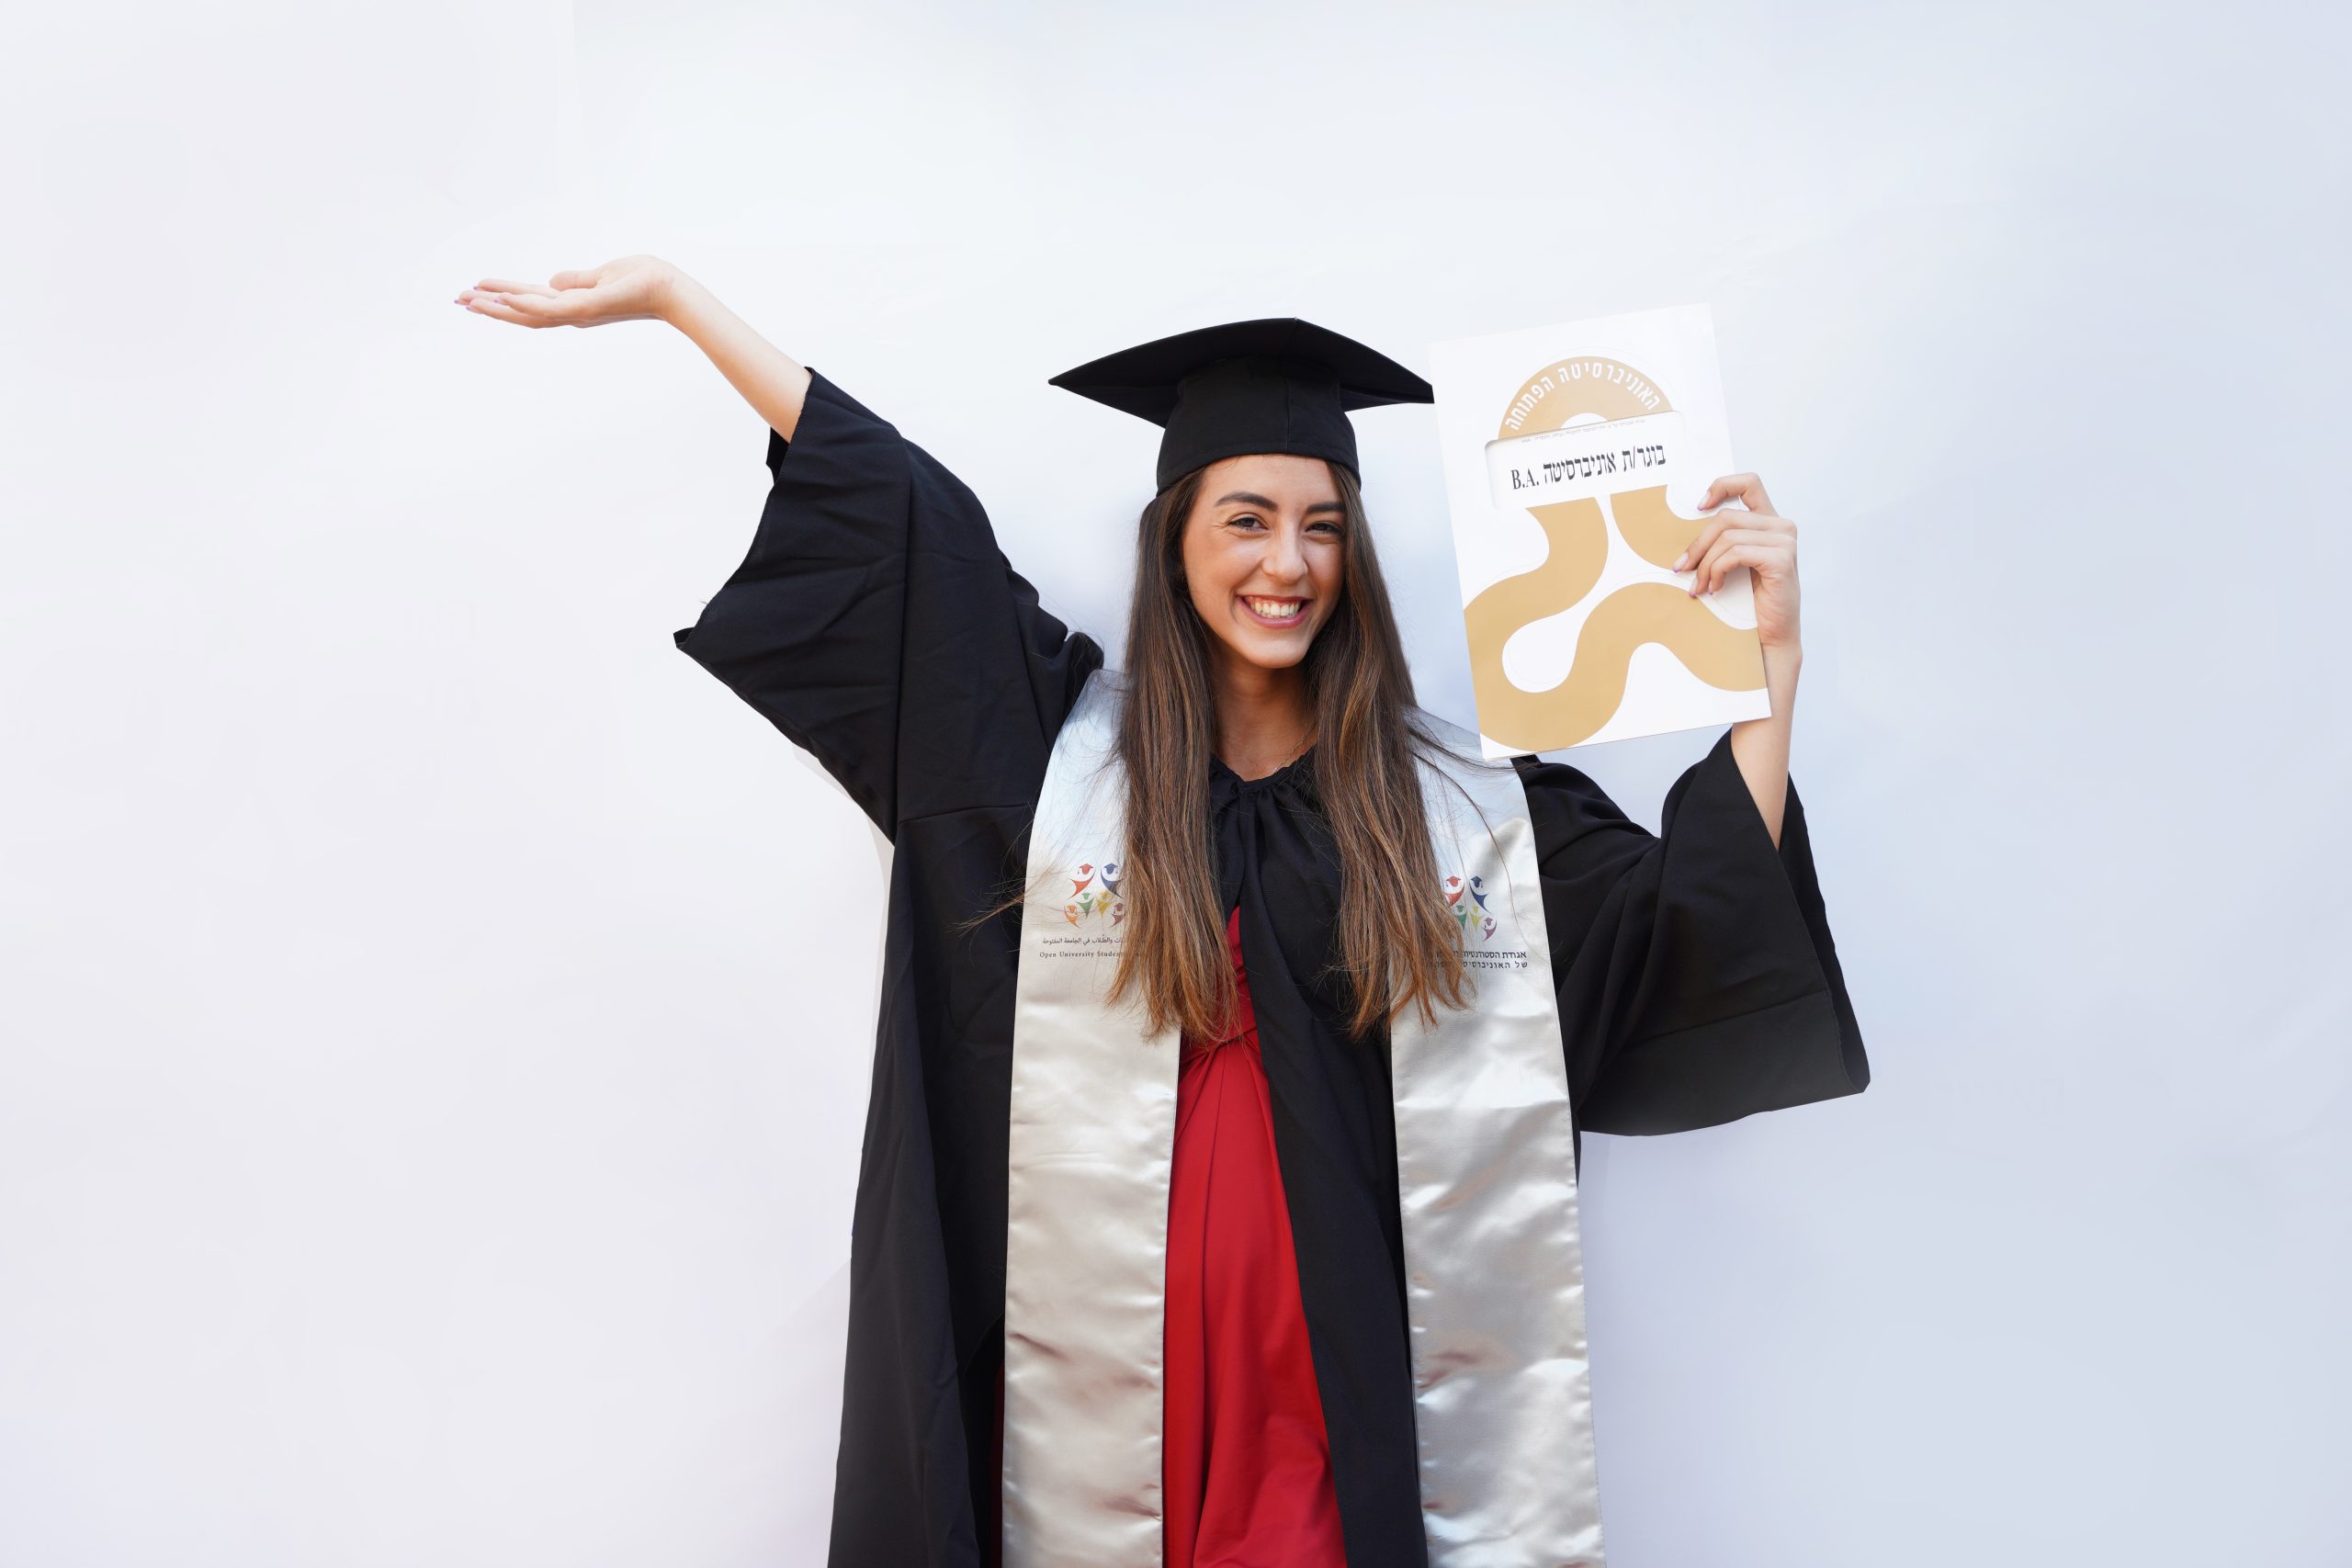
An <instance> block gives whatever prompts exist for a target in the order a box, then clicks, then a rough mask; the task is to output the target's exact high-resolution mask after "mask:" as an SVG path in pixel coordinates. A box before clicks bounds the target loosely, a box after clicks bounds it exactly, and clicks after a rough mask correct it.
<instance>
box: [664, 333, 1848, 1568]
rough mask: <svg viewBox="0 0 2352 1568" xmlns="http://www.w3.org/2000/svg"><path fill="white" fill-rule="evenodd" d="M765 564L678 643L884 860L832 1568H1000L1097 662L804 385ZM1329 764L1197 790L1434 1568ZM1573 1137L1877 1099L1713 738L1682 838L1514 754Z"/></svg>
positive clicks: (857, 426) (1368, 1411) (1326, 1329)
mask: <svg viewBox="0 0 2352 1568" xmlns="http://www.w3.org/2000/svg"><path fill="white" fill-rule="evenodd" d="M767 461H768V467H769V470H770V473H771V475H772V477H773V479H774V481H775V482H774V486H773V488H772V489H771V491H770V492H769V495H768V499H767V504H766V507H765V509H764V510H763V513H761V517H760V523H759V527H758V531H757V533H756V534H755V535H754V536H753V538H752V546H751V549H750V552H749V553H748V554H747V555H746V556H745V558H744V559H743V562H742V564H741V566H740V567H738V568H737V569H736V570H735V572H734V574H733V575H732V576H730V577H729V579H728V580H727V581H726V582H725V584H724V585H723V586H722V587H721V588H720V590H719V592H718V595H717V596H716V597H715V598H713V599H712V600H711V601H710V602H709V603H708V604H707V605H706V606H705V607H704V609H703V613H702V615H701V617H700V619H699V620H698V621H697V622H696V623H695V625H694V626H691V627H687V628H684V629H683V630H681V631H679V632H678V633H677V634H676V641H677V645H678V647H679V648H681V649H684V651H685V652H686V653H687V654H688V655H690V656H691V657H693V658H694V660H695V661H696V662H697V663H699V664H701V665H702V666H703V667H704V668H705V669H707V670H708V671H710V672H711V673H713V674H715V675H717V676H718V678H719V679H720V680H722V681H724V682H727V684H728V685H729V687H730V688H731V689H732V690H734V691H735V692H736V693H737V694H739V695H741V697H742V698H743V699H744V700H745V701H746V702H748V703H750V704H751V705H752V706H753V707H754V708H756V709H758V710H759V711H760V712H761V713H762V714H763V715H764V716H766V717H767V718H768V719H769V720H770V722H772V723H773V724H775V727H776V728H778V729H780V730H782V731H783V732H784V734H785V735H786V736H787V737H789V738H790V739H792V740H793V741H794V742H795V743H796V744H797V745H800V746H802V747H805V748H806V749H807V750H809V752H811V753H812V754H813V755H815V756H816V758H817V759H818V760H819V761H820V762H821V763H822V764H823V765H824V766H825V768H826V770H827V771H828V772H829V773H831V774H832V776H833V777H834V778H835V779H836V780H838V781H839V782H840V784H842V788H844V789H845V790H847V791H848V792H849V794H850V795H851V797H852V798H853V799H854V800H855V801H856V802H857V803H858V805H859V806H860V807H863V808H864V809H865V812H866V814H867V815H868V816H869V817H871V818H873V819H874V820H875V822H876V823H877V824H878V825H880V827H881V828H882V829H884V831H886V832H887V833H888V835H889V837H890V840H891V842H892V844H893V846H894V854H893V858H892V864H891V872H890V889H889V902H888V910H889V915H888V922H889V923H888V932H887V937H886V943H885V950H884V960H883V976H882V995H881V1017H880V1025H879V1029H878V1032H877V1037H876V1049H875V1056H874V1080H873V1089H872V1098H871V1101H870V1103H869V1107H868V1110H867V1112H866V1124H865V1153H864V1156H863V1162H862V1166H861V1168H860V1170H859V1175H858V1189H857V1201H856V1206H855V1211H854V1221H853V1229H852V1235H851V1247H850V1258H851V1265H850V1269H851V1282H850V1327H849V1348H848V1363H847V1371H846V1373H845V1378H844V1386H843V1391H842V1392H843V1399H842V1435H841V1447H840V1451H839V1458H838V1461H837V1467H836V1475H835V1491H834V1503H833V1531H832V1550H831V1562H832V1564H833V1565H834V1568H899V1565H905V1568H915V1565H923V1568H979V1565H981V1564H984V1563H989V1562H994V1561H995V1559H996V1538H997V1493H998V1484H997V1483H998V1475H997V1463H998V1461H997V1450H996V1445H995V1437H996V1419H997V1416H996V1411H997V1404H996V1401H997V1389H998V1378H999V1373H1000V1370H1001V1366H1002V1364H1003V1319H1004V1257H1005V1169H1006V1167H1005V1139H1006V1119H1007V1111H1008V1106H1009V1102H1010V1098H1011V1089H1010V1085H1011V1065H1012V1015H1013V1006H1012V1002H1013V978H1014V973H1015V969H1016V962H1017V954H1018V952H1019V935H1020V931H1019V914H1018V911H1017V910H1009V911H1007V912H1005V913H1003V914H1001V915H1000V916H998V917H997V918H996V919H994V920H992V921H990V922H989V924H987V925H984V926H982V927H980V928H978V929H977V930H975V931H970V932H961V933H959V932H957V931H956V930H954V927H955V925H956V922H957V921H959V920H960V919H964V918H965V917H967V916H968V915H970V914H971V913H973V912H975V911H976V910H978V908H982V907H984V906H986V905H988V904H989V903H991V902H993V901H994V900H995V899H996V898H997V897H999V896H1001V894H1003V893H1004V892H1006V891H1008V890H1009V889H1010V888H1011V887H1012V886H1015V885H1017V884H1018V883H1019V881H1020V880H1021V879H1022V876H1023V871H1024V869H1025V863H1026V859H1027V854H1028V835H1029V826H1030V820H1031V817H1032V815H1033V813H1034V811H1035V806H1036V800H1037V795H1038V794H1039V792H1040V790H1041V788H1042V786H1043V784H1044V781H1045V774H1046V759H1047V757H1048V755H1049V753H1050V751H1051V749H1052V746H1053V742H1054V737H1055V735H1056V732H1057V730H1058V729H1059V728H1060V725H1061V722H1062V719H1063V717H1064V716H1065V715H1066V714H1067V713H1068V712H1069V708H1070V706H1071V705H1072V704H1073V703H1074V702H1075V701H1076V700H1077V697H1078V693H1079V689H1080V686H1081V685H1082V684H1083V683H1084V682H1085V680H1086V678H1087V676H1088V675H1090V674H1091V673H1092V672H1093V671H1095V670H1096V669H1098V668H1100V667H1101V665H1102V663H1103V649H1102V648H1101V647H1100V645H1098V644H1097V643H1096V642H1095V641H1094V640H1093V639H1092V638H1091V637H1088V636H1086V635H1085V634H1083V633H1076V634H1073V633H1071V632H1070V631H1069V628H1067V627H1066V626H1064V625H1063V624H1062V623H1061V622H1060V621H1058V620H1057V619H1056V618H1055V617H1054V616H1053V615H1048V614H1047V613H1046V611H1045V610H1043V609H1042V608H1040V607H1039V605H1038V603H1037V595H1036V592H1035V590H1034V589H1033V588H1032V587H1031V586H1030V585H1029V583H1028V582H1027V581H1024V580H1023V578H1022V577H1021V576H1020V575H1019V574H1018V573H1016V572H1015V571H1013V570H1012V567H1011V566H1010V565H1009V564H1008V563H1007V561H1006V560H1005V558H1004V556H1003V555H1002V553H1001V551H1000V550H999V549H998V547H997V544H996V540H995V536H994V535H993V533H992V532H991V530H990V528H989V522H988V518H987V516H986V514H985V513H983V512H982V510H981V507H980V504H979V502H978V500H977V499H976V498H975V497H974V496H973V495H972V493H971V491H968V490H967V489H966V488H965V486H964V485H963V484H962V483H961V481H959V480H958V479H956V477H955V476H954V475H953V474H951V473H949V472H948V471H947V469H946V468H944V467H943V466H941V464H940V463H939V462H938V461H937V460H936V459H935V458H933V457H932V456H931V455H930V454H929V453H927V452H925V451H923V450H922V448H921V447H920V446H916V445H915V444H914V443H912V442H911V441H909V440H907V439H905V438H904V437H903V436H901V435H900V434H899V433H898V431H897V430H896V429H894V428H893V427H892V426H891V425H889V424H888V423H885V422H884V421H883V420H881V419H879V418H877V417H876V415H875V414H874V413H873V412H870V411H869V410H867V409H866V408H865V407H864V406H863V405H861V404H859V403H858V402H856V401H855V400H853V399H852V398H851V397H850V396H849V395H848V394H847V393H845V392H843V391H842V389H840V388H839V387H837V386H835V385H834V384H833V383H832V382H831V381H830V380H828V379H827V378H825V377H824V376H822V375H815V376H814V378H813V380H812V382H811V384H810V387H809V398H808V403H807V407H806V408H805V410H804V411H803V412H802V414H801V418H800V423H799V424H798V426H797V429H796V430H795V432H794V439H793V440H792V442H791V443H789V444H788V446H787V444H786V442H785V440H784V439H783V437H782V436H780V435H778V434H775V432H774V431H770V432H769V433H768V443H767ZM1315 758H1316V753H1315V751H1314V750H1309V751H1308V752H1306V754H1305V755H1304V756H1302V757H1301V758H1300V759H1298V760H1297V761H1295V762H1293V763H1291V764H1290V765H1289V766H1288V767H1285V768H1283V770H1281V771H1280V772H1279V773H1273V774H1270V775H1268V776H1267V777H1265V778H1261V779H1255V780H1247V781H1245V780H1242V779H1240V778H1239V777H1238V776H1237V775H1236V774H1234V773H1232V771H1231V770H1229V769H1227V768H1226V767H1225V766H1224V765H1223V764H1222V763H1217V764H1214V765H1213V767H1212V770H1211V773H1210V777H1209V778H1208V779H1207V780H1206V781H1204V783H1205V787H1206V788H1208V790H1209V791H1210V794H1211V800H1212V803H1213V807H1214V816H1215V822H1216V845H1217V862H1218V874H1219V876H1220V880H1221V886H1222V888H1223V890H1224V894H1225V898H1226V907H1227V908H1231V907H1232V904H1233V903H1234V901H1235V900H1236V899H1238V900H1239V901H1240V904H1241V908H1242V924H1241V939H1242V955H1243V960H1244V962H1245V964H1247V966H1248V969H1249V975H1250V992H1251V997H1252V999H1253V1000H1254V1002H1255V1004H1256V1008H1257V1015H1258V1024H1259V1031H1260V1038H1261V1042H1262V1043H1263V1046H1264V1060H1265V1066H1266V1074H1267V1079H1268V1083H1269V1086H1270V1088H1271V1089H1272V1104H1273V1111H1274V1130H1275V1137H1276V1145H1277V1153H1278V1156H1279V1159H1280V1162H1281V1166H1282V1171H1283V1185H1284V1189H1285V1190H1286V1192H1287V1194H1288V1198H1289V1202H1290V1207H1291V1214H1292V1231H1293V1234H1294V1235H1295V1238H1296V1247H1297V1251H1298V1268H1299V1286H1300V1292H1301V1294H1302V1296H1303V1298H1304V1302H1305V1306H1306V1318H1307V1327H1308V1335H1309V1339H1310V1341H1311V1344H1312V1347H1313V1352H1314V1359H1315V1367H1316V1374H1317V1386H1318V1389H1319V1390H1320V1393H1321V1395H1322V1401H1323V1406H1324V1415H1325V1425H1326V1427H1327V1428H1328V1430H1329V1435H1330V1442H1331V1467H1332V1476H1333V1481H1334V1483H1335V1486H1336V1488H1337V1490H1338V1494H1339V1501H1340V1515H1341V1518H1342V1522H1343V1525H1344V1528H1345V1531H1346V1535H1347V1544H1348V1560H1349V1562H1350V1563H1351V1565H1352V1568H1408V1565H1409V1568H1424V1565H1425V1563H1426V1555H1425V1552H1424V1551H1423V1547H1422V1536H1421V1525H1420V1507H1419V1484H1418V1481H1417V1477H1416V1460H1415V1454H1414V1447H1413V1399H1412V1381H1411V1377H1410V1373H1409V1370H1408V1349H1407V1337H1406V1322H1407V1318H1406V1306H1405V1294H1404V1285H1403V1273H1402V1270H1403V1247H1402V1242H1401V1239H1400V1233H1399V1222H1398V1217H1397V1167H1396V1145H1395V1124H1394V1122H1393V1120H1392V1116H1391V1111H1390V1105H1391V1092H1390V1086H1389V1079H1388V1060H1387V1053H1386V1051H1385V1045H1384V1044H1382V1043H1361V1042H1351V1041H1350V1040H1348V1038H1347V1037H1346V1033H1345V1030H1344V1026H1343V1023H1342V1020H1343V1019H1344V1017H1345V1015H1346V1012H1347V1008H1348V998H1347V997H1346V996H1345V995H1344V993H1343V989H1342V988H1341V983H1340V982H1339V981H1338V980H1336V979H1334V978H1331V977H1329V967H1330V966H1329V964H1328V962H1327V961H1328V959H1329V956H1330V953H1331V949H1330V943H1331V942H1332V940H1333V937H1332V931H1333V921H1334V917H1335V914H1336V910H1337V907H1338V897H1339V881H1338V877H1339V863H1338V859H1337V856H1336V853H1335V852H1334V851H1333V848H1332V844H1331V840H1330V837H1329V832H1328V830H1327V829H1325V827H1324V825H1323V821H1322V818H1321V816H1320V814H1319V812H1318V811H1317V797H1316V792H1315ZM1516 765H1517V766H1518V768H1519V770H1520V773H1521V778H1522V779H1523V780H1524V781H1525V783H1526V786H1527V796H1528V804H1529V808H1530V814H1531V817H1532V824H1533V827H1534V830H1535V837H1536V846H1537V854H1538V859H1539V863H1540V867H1541V874H1542V880H1543V897H1544V917H1545V923H1546V925H1547V927H1548V929H1549V932H1550V940H1551V945H1552V949H1553V952H1552V958H1553V968H1554V973H1555V978H1556V980H1557V984H1558V991H1559V1007H1560V1023H1561V1030H1562V1033H1563V1036H1564V1038H1565V1039H1566V1049H1567V1058H1568V1059H1567V1069H1568V1083H1569V1090H1570V1096H1571V1100H1572V1101H1573V1104H1574V1107H1575V1111H1576V1121H1577V1126H1578V1128H1579V1129H1580V1131H1593V1132H1608V1133H1671V1132H1679V1131H1682V1130H1686V1129H1690V1128H1695V1127H1705V1126H1712V1125H1714V1124H1716V1123H1719V1122H1728V1121H1731V1120H1733V1119H1735V1118H1737V1117H1741V1116H1746V1115H1748V1114H1750V1113H1752V1112H1755V1111H1770V1110H1774V1109H1777V1108H1780V1107H1783V1106H1790V1105H1798V1104H1803V1103H1805V1102H1807V1101H1811V1100H1825V1099H1828V1098H1830V1097H1833V1096H1837V1095H1844V1094H1851V1093H1854V1092H1856V1091H1857V1090H1859V1089H1861V1088H1862V1087H1863V1086H1864V1085H1865V1084H1866V1083H1868V1081H1869V1077H1870V1069H1869V1066H1868V1063H1867V1061H1866V1059H1865V1056H1864V1055H1863V1049H1862V1040H1861V1034H1860V1030H1859V1029H1858V1027H1857V1026H1856V1023H1855V1021H1854V1013H1853V1008H1852V1006H1851V1004H1850V1002H1849V1000H1848V998H1847V995H1846V986H1845V981H1844V977H1843V976H1842V975H1841V974H1840V972H1839V970H1838V958H1837V953H1836V951H1835V949H1834V947H1833V945H1832V943H1831V940H1830V932H1829V926H1828V921H1827V918H1826V914H1825V912H1824V909H1823V905H1822V898H1821V892H1820V889H1819V887H1818V886H1817V885H1816V883H1815V876H1814V867H1813V859H1812V852H1811V850H1810V847H1809V845H1808V843H1807V840H1806V837H1805V822H1804V809H1803V807H1802V806H1801V805H1800V804H1799V802H1798V799H1797V793H1796V785H1795V784H1794V783H1793V781H1792V783H1791V784H1790V785H1789V791H1788V798H1787V804H1786V807H1785V809H1784V816H1783V825H1782V829H1781V842H1780V844H1779V846H1778V847H1777V848H1775V846H1774V845H1773V843H1772V840H1771V835H1770V832H1769V831H1768V830H1767V829H1766V828H1765V825H1764V819H1763V818H1762V816H1761V814H1759V813H1758V810H1757V809H1756V803H1755V800H1754V798H1753V797H1752V796H1751V795H1749V794H1748V791H1747V784H1746V783H1745V782H1744V781H1743V779H1742V778H1741V776H1740V773H1739V769H1738V767H1737V765H1736V763H1735V761H1733V759H1732V755H1731V747H1730V731H1729V730H1728V729H1726V730H1725V731H1724V734H1723V736H1722V737H1720V738H1719V739H1717V740H1716V742H1715V744H1714V747H1713V750H1710V751H1709V752H1708V753H1707V754H1706V756H1705V757H1703V758H1702V759H1701V760H1700V761H1697V762H1695V763H1693V764H1692V765H1691V768H1690V769H1689V770H1688V771H1686V772H1685V773H1683V774H1682V776H1681V777H1680V778H1679V779H1678V780H1677V781H1676V782H1675V784H1674V785H1673V787H1672V788H1671V789H1670V790H1669V791H1668V795H1667V797H1666V805H1665V811H1664V822H1663V832H1662V834H1658V835H1653V834H1652V833H1650V832H1649V831H1648V830H1647V829H1644V828H1642V827H1641V826H1640V825H1638V824H1637V823H1635V822H1634V821H1632V820H1631V819H1630V818H1627V817H1626V816H1625V815H1624V813H1623V812H1622V811H1620V810H1619V809H1618V808H1617V807H1616V806H1615V804H1614V803H1613V802H1611V800H1610V798H1609V796H1608V795H1605V794H1604V793H1603V792H1602V791H1601V789H1600V786H1599V785H1597V784H1594V783H1593V782H1592V780H1590V779H1589V778H1588V777H1587V776H1586V775H1585V774H1583V773H1579V772H1578V771H1577V770H1576V769H1575V768H1572V767H1569V766H1567V765H1566V764H1564V763H1558V762H1543V761H1536V760H1535V759H1533V758H1532V757H1522V758H1521V759H1519V760H1518V761H1517V764H1516Z"/></svg>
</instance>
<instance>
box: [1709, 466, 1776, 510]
mask: <svg viewBox="0 0 2352 1568" xmlns="http://www.w3.org/2000/svg"><path fill="white" fill-rule="evenodd" d="M1726 501H1736V502H1739V503H1740V504H1741V505H1742V506H1745V507H1747V510H1748V511H1750V512H1770V511H1771V510H1772V498H1771V497H1770V496H1769V495H1766V494H1765V493H1764V481H1763V480H1762V479H1758V478H1757V477H1756V476H1755V475H1754V474H1725V475H1724V477H1723V478H1721V479H1717V480H1716V481H1715V482H1714V483H1713V484H1711V485H1709V486H1708V487H1707V491H1706V493H1705V494H1704V495H1702V496H1701V497H1700V498H1699V510H1700V511H1702V512H1704V511H1705V510H1707V508H1709V507H1710V506H1721V505H1722V504H1723V503H1724V502H1726Z"/></svg>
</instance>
